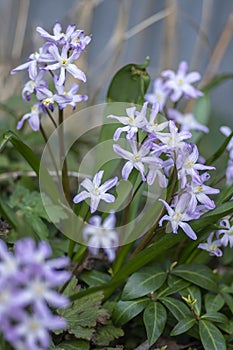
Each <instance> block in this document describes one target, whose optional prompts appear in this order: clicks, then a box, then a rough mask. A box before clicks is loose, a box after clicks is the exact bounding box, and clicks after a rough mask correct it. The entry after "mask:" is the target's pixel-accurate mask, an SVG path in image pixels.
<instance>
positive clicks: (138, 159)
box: [134, 154, 141, 162]
mask: <svg viewBox="0 0 233 350" xmlns="http://www.w3.org/2000/svg"><path fill="white" fill-rule="evenodd" d="M140 160H141V156H140V154H135V156H134V161H135V162H139V161H140Z"/></svg>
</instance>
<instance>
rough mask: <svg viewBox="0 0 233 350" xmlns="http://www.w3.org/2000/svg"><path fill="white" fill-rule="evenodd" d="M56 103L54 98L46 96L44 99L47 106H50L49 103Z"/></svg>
mask: <svg viewBox="0 0 233 350" xmlns="http://www.w3.org/2000/svg"><path fill="white" fill-rule="evenodd" d="M53 103H54V99H53V98H49V97H48V98H45V99H44V100H43V104H44V105H45V106H46V107H48V106H49V105H51V104H53Z"/></svg>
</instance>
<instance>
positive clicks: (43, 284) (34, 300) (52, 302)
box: [16, 271, 69, 308]
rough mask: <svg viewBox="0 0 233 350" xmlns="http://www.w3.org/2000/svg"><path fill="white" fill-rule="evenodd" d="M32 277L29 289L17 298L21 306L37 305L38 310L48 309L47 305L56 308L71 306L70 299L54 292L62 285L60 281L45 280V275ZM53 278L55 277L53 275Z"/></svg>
mask: <svg viewBox="0 0 233 350" xmlns="http://www.w3.org/2000/svg"><path fill="white" fill-rule="evenodd" d="M25 273H27V271H26V272H25ZM30 275H31V274H29V276H28V282H27V288H25V289H23V290H22V291H21V293H20V294H19V295H18V298H17V297H16V300H17V299H18V300H19V301H20V303H21V304H24V305H25V306H27V305H35V306H37V307H38V308H41V307H46V305H47V304H48V305H49V306H51V307H55V308H59V307H66V306H68V305H69V300H68V298H67V297H65V296H64V295H62V294H60V293H58V292H56V291H55V290H54V288H56V287H59V286H60V285H61V283H60V281H57V280H56V278H55V279H53V278H51V280H49V279H48V278H47V279H45V278H44V275H43V274H42V276H40V275H36V276H35V277H34V276H33V275H31V276H30ZM51 277H53V276H52V274H51ZM66 280H67V279H66Z"/></svg>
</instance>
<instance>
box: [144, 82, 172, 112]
mask: <svg viewBox="0 0 233 350" xmlns="http://www.w3.org/2000/svg"><path fill="white" fill-rule="evenodd" d="M168 94H169V92H168V90H166V89H165V88H164V83H163V80H162V79H161V78H158V79H156V80H155V81H154V84H153V92H152V93H148V94H146V95H145V96H144V97H145V100H146V101H148V102H149V103H151V104H152V105H153V104H154V103H158V105H159V111H160V112H161V111H162V110H163V107H164V106H165V103H166V101H167V98H168Z"/></svg>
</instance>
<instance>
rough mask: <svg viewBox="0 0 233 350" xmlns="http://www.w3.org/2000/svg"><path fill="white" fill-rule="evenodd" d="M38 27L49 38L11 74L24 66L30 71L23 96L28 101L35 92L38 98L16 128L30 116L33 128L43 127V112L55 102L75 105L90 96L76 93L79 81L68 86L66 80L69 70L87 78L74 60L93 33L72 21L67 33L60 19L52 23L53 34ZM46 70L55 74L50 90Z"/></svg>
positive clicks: (50, 108)
mask: <svg viewBox="0 0 233 350" xmlns="http://www.w3.org/2000/svg"><path fill="white" fill-rule="evenodd" d="M36 30H37V32H38V33H39V34H40V35H41V37H42V38H44V39H45V40H46V42H45V43H44V45H43V46H42V47H40V48H39V50H38V51H37V52H35V53H32V54H31V55H30V56H29V58H28V62H26V63H24V64H21V65H20V66H18V67H16V68H15V69H13V70H12V71H11V74H15V73H17V72H19V71H22V70H25V69H26V70H27V71H28V74H29V79H30V80H29V81H28V82H27V83H26V84H25V85H24V88H23V90H22V98H23V100H24V101H29V100H30V99H31V95H32V94H34V95H35V96H36V99H37V102H36V103H35V104H34V105H33V106H32V107H31V112H30V113H27V114H25V115H24V116H23V118H22V119H21V120H20V122H19V123H18V125H17V129H20V128H21V127H22V125H23V123H24V121H25V120H27V121H28V123H29V125H30V126H31V128H32V130H34V131H37V130H39V128H40V115H41V113H45V112H48V113H49V110H50V111H53V110H54V106H55V105H57V106H58V108H59V109H64V108H65V107H66V106H68V105H71V106H72V107H73V108H75V107H76V103H77V102H80V101H86V100H87V96H86V95H80V94H77V91H78V89H79V85H78V84H73V85H72V86H70V87H68V88H66V87H65V81H66V74H67V73H69V74H71V75H72V76H73V77H74V78H75V79H78V80H81V81H83V82H85V81H86V76H85V74H84V73H83V72H82V71H81V69H79V68H78V67H77V65H76V64H75V61H76V60H77V59H78V58H79V57H80V55H81V53H82V52H83V51H84V50H85V47H86V46H87V45H88V44H89V42H90V41H91V37H90V36H85V35H84V31H83V30H79V29H76V26H75V25H69V26H68V27H67V29H66V31H65V33H64V32H63V31H62V27H61V25H60V23H58V22H57V23H55V25H54V27H53V35H51V34H49V33H48V32H47V31H45V30H44V29H42V28H41V27H37V28H36ZM47 72H50V74H51V75H52V76H53V86H54V89H53V90H50V88H51V87H50V86H49V85H48V81H47V80H46V73H47Z"/></svg>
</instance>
